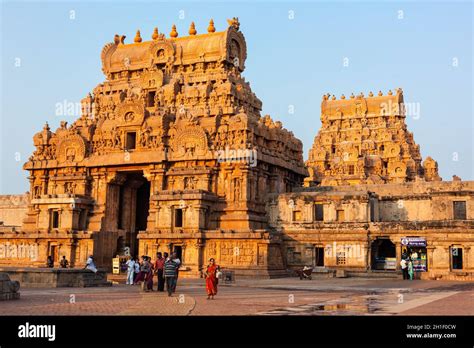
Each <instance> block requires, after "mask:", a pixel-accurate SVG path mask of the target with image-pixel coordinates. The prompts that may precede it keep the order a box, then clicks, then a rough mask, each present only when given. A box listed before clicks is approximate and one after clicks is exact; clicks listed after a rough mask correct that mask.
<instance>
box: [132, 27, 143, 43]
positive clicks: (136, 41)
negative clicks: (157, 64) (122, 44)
mask: <svg viewBox="0 0 474 348" xmlns="http://www.w3.org/2000/svg"><path fill="white" fill-rule="evenodd" d="M133 41H134V42H135V43H140V42H142V37H141V36H140V30H137V34H136V35H135V39H133Z"/></svg>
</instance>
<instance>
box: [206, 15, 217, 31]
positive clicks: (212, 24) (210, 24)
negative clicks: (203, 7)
mask: <svg viewBox="0 0 474 348" xmlns="http://www.w3.org/2000/svg"><path fill="white" fill-rule="evenodd" d="M207 32H208V33H215V32H216V27H214V20H213V19H212V18H211V20H210V21H209V26H208V27H207Z"/></svg>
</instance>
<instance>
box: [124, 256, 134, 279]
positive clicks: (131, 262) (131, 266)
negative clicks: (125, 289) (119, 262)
mask: <svg viewBox="0 0 474 348" xmlns="http://www.w3.org/2000/svg"><path fill="white" fill-rule="evenodd" d="M125 264H126V265H127V281H126V282H125V283H126V284H127V285H133V283H134V281H133V276H134V275H135V259H134V258H133V257H132V258H130V260H128V261H127V262H126V263H125Z"/></svg>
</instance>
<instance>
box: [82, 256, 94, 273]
mask: <svg viewBox="0 0 474 348" xmlns="http://www.w3.org/2000/svg"><path fill="white" fill-rule="evenodd" d="M84 268H85V269H88V270H91V271H92V272H94V273H97V267H95V263H94V258H93V257H92V255H90V256H89V258H88V259H87V261H86V267H84Z"/></svg>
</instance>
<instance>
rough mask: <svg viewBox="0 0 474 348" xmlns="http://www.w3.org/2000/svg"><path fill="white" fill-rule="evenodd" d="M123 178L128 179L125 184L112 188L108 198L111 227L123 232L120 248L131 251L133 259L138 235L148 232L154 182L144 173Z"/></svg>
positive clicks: (138, 172) (125, 174)
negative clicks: (151, 190) (141, 232)
mask: <svg viewBox="0 0 474 348" xmlns="http://www.w3.org/2000/svg"><path fill="white" fill-rule="evenodd" d="M119 176H120V177H122V178H123V177H125V178H123V179H124V180H123V179H122V180H121V182H120V183H117V184H114V183H112V184H110V194H109V195H108V196H107V198H108V200H107V203H106V204H107V215H106V216H107V219H108V223H107V226H108V228H110V229H117V230H120V231H121V232H123V233H124V234H122V236H124V240H123V243H122V242H121V243H122V245H121V246H120V248H121V249H123V250H125V248H126V247H128V248H129V250H130V253H131V254H132V255H137V254H138V239H137V235H138V232H139V231H145V230H146V229H147V220H148V212H149V206H150V182H149V181H148V180H146V178H145V177H144V176H143V172H142V171H130V172H121V173H120V174H119ZM118 248H119V246H118V245H117V249H118ZM114 252H115V250H111V251H110V253H114Z"/></svg>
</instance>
